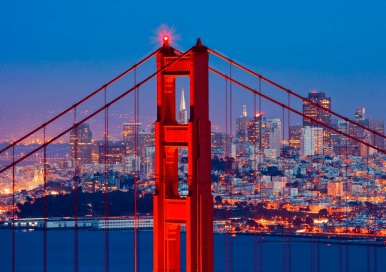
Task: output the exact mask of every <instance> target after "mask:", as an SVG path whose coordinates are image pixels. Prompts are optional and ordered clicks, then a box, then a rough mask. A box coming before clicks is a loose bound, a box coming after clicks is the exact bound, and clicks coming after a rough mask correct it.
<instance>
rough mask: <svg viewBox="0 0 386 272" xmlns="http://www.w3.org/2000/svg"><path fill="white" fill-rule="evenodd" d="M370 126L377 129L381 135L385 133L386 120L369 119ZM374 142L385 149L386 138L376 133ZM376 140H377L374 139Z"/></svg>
mask: <svg viewBox="0 0 386 272" xmlns="http://www.w3.org/2000/svg"><path fill="white" fill-rule="evenodd" d="M369 128H370V129H371V130H375V131H376V132H378V133H379V134H381V135H385V121H384V120H371V119H370V120H369ZM373 138H374V139H373V144H374V145H375V146H376V147H378V148H380V149H383V150H384V149H385V139H384V138H383V137H381V136H378V135H375V137H374V136H373ZM374 140H375V141H374Z"/></svg>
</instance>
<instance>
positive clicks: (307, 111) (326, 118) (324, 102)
mask: <svg viewBox="0 0 386 272" xmlns="http://www.w3.org/2000/svg"><path fill="white" fill-rule="evenodd" d="M308 100H309V101H311V102H313V103H314V104H317V105H320V106H322V107H323V108H326V109H328V110H331V97H326V94H325V93H322V92H319V93H317V92H315V91H314V92H312V93H309V94H308ZM303 114H304V115H306V116H307V117H310V118H313V119H316V120H317V121H319V122H321V123H323V124H326V125H328V126H331V113H329V112H327V111H325V110H323V109H321V108H317V107H315V106H314V105H312V104H310V103H308V102H306V101H303ZM303 126H310V127H320V128H323V144H324V145H327V146H331V132H330V130H328V129H326V128H325V127H323V126H322V125H319V124H316V123H313V122H312V121H311V120H310V119H308V118H306V117H303Z"/></svg>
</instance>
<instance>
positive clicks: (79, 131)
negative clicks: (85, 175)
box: [70, 123, 93, 165]
mask: <svg viewBox="0 0 386 272" xmlns="http://www.w3.org/2000/svg"><path fill="white" fill-rule="evenodd" d="M76 140H77V147H78V148H77V153H76V154H75V141H76ZM92 145H93V143H92V132H91V130H90V126H89V124H87V123H83V124H80V125H79V126H78V127H77V128H75V129H73V130H71V132H70V151H71V154H72V157H73V158H74V159H75V155H76V157H77V162H78V164H80V165H82V164H86V163H91V151H92Z"/></svg>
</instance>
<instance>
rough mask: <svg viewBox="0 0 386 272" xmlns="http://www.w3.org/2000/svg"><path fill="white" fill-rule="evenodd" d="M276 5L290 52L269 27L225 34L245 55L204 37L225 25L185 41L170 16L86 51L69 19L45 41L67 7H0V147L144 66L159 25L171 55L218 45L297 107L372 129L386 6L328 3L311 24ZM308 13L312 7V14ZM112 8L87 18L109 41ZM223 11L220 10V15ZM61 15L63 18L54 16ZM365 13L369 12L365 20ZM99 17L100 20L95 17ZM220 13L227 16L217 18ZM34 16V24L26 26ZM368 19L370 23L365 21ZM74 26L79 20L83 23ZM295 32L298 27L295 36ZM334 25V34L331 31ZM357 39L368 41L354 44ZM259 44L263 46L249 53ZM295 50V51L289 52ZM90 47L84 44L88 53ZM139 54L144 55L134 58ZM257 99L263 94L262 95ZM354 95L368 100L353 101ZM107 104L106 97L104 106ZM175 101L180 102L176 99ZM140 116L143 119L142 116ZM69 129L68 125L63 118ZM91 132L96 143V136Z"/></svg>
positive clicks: (380, 116) (190, 34)
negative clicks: (317, 99)
mask: <svg viewBox="0 0 386 272" xmlns="http://www.w3.org/2000/svg"><path fill="white" fill-rule="evenodd" d="M281 4H282V5H281V9H279V10H278V9H277V7H276V8H275V9H274V10H275V12H278V13H279V14H282V15H285V14H286V13H287V11H288V10H291V12H289V13H288V14H296V15H297V16H295V17H297V18H299V19H297V20H292V19H291V20H286V24H289V25H288V26H287V27H291V29H296V35H295V36H294V37H292V38H293V42H292V43H290V44H283V43H281V42H280V40H277V38H274V39H273V40H272V41H271V40H270V39H272V38H273V37H272V36H271V35H269V33H270V32H278V33H281V34H283V35H284V36H287V35H288V34H287V33H285V31H284V30H281V29H280V27H279V25H276V24H274V25H272V24H268V25H266V26H265V27H264V28H262V29H261V28H260V31H261V34H259V35H256V34H255V33H249V31H250V30H247V29H245V28H243V27H242V25H241V24H240V23H235V24H234V25H232V24H231V25H229V24H226V25H227V26H228V27H229V30H230V31H231V30H233V31H234V32H235V33H237V36H238V42H237V43H238V44H239V45H240V47H241V48H244V49H245V50H237V51H234V50H232V42H225V41H228V33H229V32H228V31H225V29H218V33H216V35H214V36H212V35H211V33H210V34H209V33H208V31H207V30H206V28H205V27H204V26H205V24H209V23H211V22H212V21H216V20H217V21H219V22H224V19H223V18H222V17H219V15H217V14H216V15H215V16H214V17H213V18H212V19H203V21H202V22H197V24H198V25H197V27H196V29H195V30H193V31H191V30H192V29H191V26H190V25H189V24H187V23H183V22H180V18H179V16H178V15H177V14H173V13H171V14H173V15H171V14H169V15H171V16H170V17H169V18H167V19H166V20H165V18H162V19H161V16H160V15H156V16H154V17H152V19H150V20H149V21H148V22H146V24H145V26H144V28H143V29H135V30H133V32H132V33H131V35H124V34H123V35H124V37H123V38H122V39H121V40H119V41H118V40H116V38H114V37H115V36H116V35H115V36H110V35H111V34H110V35H107V36H106V38H103V39H102V43H101V44H100V45H99V46H96V45H95V43H93V42H92V41H94V40H95V38H92V35H95V34H96V32H95V29H94V28H89V30H90V31H84V30H85V28H86V27H90V23H86V22H84V21H82V20H80V22H77V21H76V20H75V19H73V18H67V17H66V20H65V23H63V24H59V23H57V24H56V25H55V26H56V27H57V28H58V32H57V33H55V34H53V33H52V31H51V30H50V28H46V27H45V25H46V22H48V21H55V19H56V18H53V16H54V14H55V15H57V18H58V19H59V18H62V17H63V16H64V15H65V14H64V13H63V12H64V11H65V10H67V9H68V8H70V7H71V6H72V5H73V4H72V3H69V4H68V6H66V7H63V6H62V5H61V4H60V3H55V4H54V3H53V4H52V5H50V6H44V5H40V6H39V5H33V6H29V4H28V3H25V4H24V5H18V4H17V3H16V2H15V3H11V2H7V3H5V2H4V3H2V4H1V5H2V7H3V8H4V10H8V11H9V13H7V14H5V16H4V17H2V18H1V19H0V20H2V22H3V24H5V25H6V24H7V22H14V24H12V27H9V28H7V29H5V30H4V31H5V33H4V35H3V37H4V39H6V40H8V41H9V43H3V44H2V45H0V49H1V50H0V52H1V53H0V54H1V55H0V58H1V59H2V62H1V63H0V65H1V69H2V75H3V81H2V82H3V83H2V86H1V88H0V92H1V100H0V108H1V111H0V121H1V123H0V125H1V131H0V136H3V137H0V138H1V139H3V138H4V136H5V135H6V138H7V139H10V138H12V139H15V138H18V136H20V135H23V134H25V133H27V132H28V131H31V130H32V129H33V128H35V127H37V126H39V125H40V124H42V123H44V122H45V121H46V120H48V119H49V117H52V116H54V115H55V114H57V113H59V112H61V111H62V110H63V109H64V108H66V107H68V106H70V105H72V104H73V103H75V101H77V100H79V99H81V98H83V97H85V96H86V95H87V94H88V93H89V92H91V91H92V90H95V89H96V88H98V87H100V86H102V85H103V84H104V83H105V82H106V81H108V80H110V79H111V78H113V77H114V76H115V75H117V74H119V73H120V72H122V71H124V70H125V69H127V68H128V67H130V66H131V65H132V64H134V63H135V62H136V61H138V60H139V59H141V57H142V56H144V55H146V54H147V53H148V52H150V51H152V50H153V49H154V48H156V47H157V44H149V37H152V36H154V33H153V32H151V31H149V30H148V29H156V28H157V27H158V26H159V25H160V22H166V23H168V24H169V26H172V25H174V26H175V27H176V28H177V33H178V34H182V36H181V40H179V41H176V42H177V48H178V49H180V50H182V51H183V50H184V48H185V49H186V48H187V46H189V45H190V44H191V41H194V40H195V39H196V38H197V37H199V36H200V37H201V38H202V39H203V41H204V42H205V44H207V45H210V46H211V47H214V48H220V46H219V45H220V44H221V51H222V52H223V53H224V54H226V55H229V56H231V57H232V58H233V59H235V60H237V61H239V62H241V63H246V64H247V65H248V66H249V67H251V68H252V69H253V70H254V71H256V72H259V73H261V74H262V75H265V76H267V77H268V78H270V79H272V80H274V81H276V82H279V83H280V84H281V85H283V86H285V87H287V88H289V89H291V90H293V91H295V92H297V93H299V94H300V95H301V96H303V97H305V96H306V94H307V93H309V92H311V91H313V90H315V91H317V92H325V93H327V94H329V95H330V97H332V99H333V100H334V101H336V103H338V104H339V105H341V107H339V108H334V110H338V111H340V113H341V114H343V115H344V116H349V115H351V112H352V111H353V109H354V108H355V107H365V108H366V109H367V110H368V111H367V114H370V115H371V116H372V117H373V118H374V119H377V120H385V119H386V111H383V110H381V109H382V108H384V107H385V105H386V101H385V99H384V97H383V96H382V93H383V92H384V89H385V85H384V74H386V73H385V68H384V65H383V63H384V62H385V58H386V56H385V53H384V51H383V49H382V48H381V47H380V46H379V45H380V44H382V40H383V39H384V35H382V33H384V32H385V28H384V27H385V25H384V23H382V22H380V21H377V18H378V17H377V14H379V12H380V10H382V7H383V6H384V5H385V4H384V3H380V2H373V3H368V4H367V5H362V4H360V2H359V1H351V2H350V3H346V4H343V2H339V3H334V7H335V9H334V11H333V10H330V9H328V8H327V6H320V5H319V6H318V9H319V11H318V12H317V14H318V16H317V17H315V18H313V16H312V15H311V14H304V13H302V11H301V9H300V10H298V9H295V8H294V7H295V6H296V5H289V6H288V4H286V3H285V2H284V1H283V2H281ZM115 5H118V4H115ZM213 5H214V4H211V5H210V6H209V7H208V8H210V7H213ZM271 5H272V4H269V3H264V4H262V6H261V8H262V9H267V10H270V9H269V8H270V7H271ZM309 5H315V6H317V4H309ZM113 6H114V4H113V5H112V6H111V7H106V6H105V5H103V4H97V5H95V6H94V10H92V11H90V13H88V15H87V16H88V18H89V19H90V20H91V21H94V22H95V18H101V17H102V19H101V20H102V21H103V22H104V24H103V27H102V30H101V31H102V33H108V29H114V26H115V24H116V23H117V22H122V20H124V18H126V17H124V14H122V13H118V14H114V17H116V18H114V19H117V20H109V19H108V18H110V17H111V16H112V14H111V12H112V8H113ZM132 6H136V7H138V8H139V9H140V10H141V9H142V7H141V5H140V4H139V3H136V2H133V3H130V4H122V9H121V10H122V11H123V10H125V9H128V8H129V7H132ZM279 6H280V5H279ZM114 7H115V8H116V7H117V6H114ZM284 7H285V8H284ZM347 7H349V8H350V10H351V12H350V13H343V14H344V16H342V13H336V11H339V10H345V9H346V8H347ZM221 8H222V9H225V8H224V7H221ZM61 9H63V11H60V10H61ZM85 9H86V6H85V5H84V4H79V9H77V8H72V9H71V12H73V13H74V14H78V13H79V12H82V11H84V10H85ZM364 10H367V11H368V12H367V13H366V12H363V11H364ZM102 11H103V13H104V16H98V15H99V14H100V13H101V12H102ZM106 11H107V13H106ZM370 11H371V12H370ZM153 12H154V11H153ZM228 12H229V11H226V9H225V14H227V13H228ZM283 13H284V14H283ZM358 13H360V14H362V15H363V14H365V16H367V17H366V18H367V20H362V21H361V22H359V21H357V20H356V18H357V17H356V14H358ZM32 14H35V15H37V16H33V17H32ZM219 14H224V13H219ZM269 14H270V13H269V12H268V13H264V12H263V13H262V15H263V17H264V16H268V17H269ZM366 14H373V16H368V15H366ZM38 15H39V16H38ZM362 15H361V16H362ZM135 16H137V15H136V14H133V18H132V19H129V21H127V25H130V22H134V21H135ZM233 16H234V15H233ZM237 16H239V15H237ZM286 16H288V15H285V16H284V18H286ZM18 17H22V18H25V20H29V22H30V28H31V29H33V33H36V36H33V35H32V34H31V32H29V31H28V30H27V29H28V28H24V27H23V24H22V22H18V21H17V20H16V19H15V18H18ZM74 17H79V18H80V17H81V16H74ZM252 17H253V18H255V17H254V16H252ZM252 17H251V18H252ZM263 17H262V18H260V16H257V17H256V19H249V20H252V21H253V22H255V23H257V24H261V23H262V22H264V18H263ZM284 18H283V19H284ZM291 18H293V16H291ZM300 18H303V20H308V24H306V25H304V24H301V19H300ZM326 18H329V19H330V21H327V22H328V23H324V21H323V19H326ZM131 20H133V21H131ZM174 20H177V21H178V22H179V24H177V23H175V22H174ZM102 21H101V22H102ZM101 22H99V23H98V24H100V23H101ZM235 22H237V20H235ZM79 23H80V25H81V26H82V27H80V28H78V27H77V25H79ZM82 23H83V24H82ZM224 23H225V22H224ZM300 24H301V25H302V27H299V26H300ZM337 24H338V25H339V26H340V28H336V27H335V26H336V25H337ZM120 25H125V24H120ZM262 25H265V24H262ZM353 29H355V32H356V33H355V35H353V33H352V31H353ZM310 30H313V31H310ZM80 31H81V32H80ZM16 33H19V34H16ZM59 33H62V34H59ZM114 33H115V32H114ZM291 33H292V32H291ZM69 35H75V36H76V37H78V38H79V37H80V36H84V37H82V38H80V41H78V43H74V42H72V41H71V40H70V39H64V38H63V37H62V36H64V37H67V36H69ZM323 35H324V36H323ZM96 36H97V35H96ZM129 36H130V38H131V37H136V39H135V42H132V41H131V39H130V38H129ZM363 36H364V37H366V39H359V37H363ZM23 37H24V38H23ZM49 37H52V38H49ZM264 37H267V39H264ZM275 37H278V35H275ZM337 37H338V38H337ZM78 40H79V39H78ZM260 40H262V41H261V42H258V43H257V41H260ZM286 40H288V39H286ZM297 40H298V42H295V41H297ZM90 42H92V45H91V44H90ZM255 44H256V45H257V46H258V47H257V48H258V49H259V52H261V53H262V54H257V55H256V54H254V55H252V56H250V55H247V54H246V53H244V52H246V51H249V50H253V45H255ZM272 44H276V46H272ZM144 45H145V46H144ZM48 47H49V48H48ZM86 48H87V49H86ZM90 48H92V50H90ZM137 48H143V49H142V50H140V51H138V50H137ZM347 48H350V50H347ZM31 50H34V51H31ZM32 52H33V53H34V54H32ZM61 52H62V53H61ZM112 52H114V53H112ZM129 52H133V53H129ZM134 52H135V53H134ZM310 55H312V56H313V57H312V58H311V59H310V58H309V56H310ZM148 67H151V66H147V68H148ZM223 69H225V71H227V68H226V67H223ZM234 73H235V76H237V75H238V73H239V72H238V71H237V70H235V71H234ZM143 75H144V71H143V70H139V71H138V76H139V77H143ZM101 79H102V80H101ZM247 80H248V79H247ZM130 81H131V82H132V78H131V79H130V80H129V82H128V83H130ZM177 84H178V85H179V86H177V88H178V89H179V88H181V87H183V88H185V90H186V91H188V90H189V86H188V84H187V82H186V81H185V80H181V81H180V82H177ZM253 84H255V83H253ZM150 85H151V83H150ZM150 85H145V86H144V87H143V88H141V90H140V97H142V98H144V97H146V98H147V99H149V101H148V102H149V103H148V105H154V106H150V107H147V106H146V105H141V106H140V107H141V112H140V116H141V117H147V116H153V117H154V119H155V115H156V114H155V97H154V96H155V93H154V90H155V86H154V87H152V86H150ZM123 86H124V85H119V86H117V88H115V87H114V88H112V89H109V90H113V92H114V94H117V93H118V92H117V90H122V89H121V87H123ZM125 86H126V85H125ZM124 89H125V88H124ZM221 89H223V87H222V82H220V81H218V80H215V82H214V83H211V86H210V90H211V92H212V93H213V96H212V97H213V98H211V99H215V100H217V97H218V96H217V95H218V94H219V92H220V91H221ZM235 89H236V87H235ZM264 91H270V90H269V89H266V88H263V92H264ZM273 94H275V93H273ZM361 94H366V95H365V97H361V98H359V97H360V95H361ZM12 95H17V96H18V98H19V99H13V98H12ZM114 96H115V95H113V94H112V97H114ZM178 96H179V94H178V95H177V98H179V97H178ZM377 98H379V99H377ZM49 99H51V100H52V101H51V102H50V103H49V102H48V101H49ZM187 102H188V101H187ZM343 102H345V103H343ZM346 102H347V103H346ZM234 103H235V105H234V108H239V107H240V106H241V105H242V103H243V102H239V101H237V100H236V101H234ZM21 105H23V106H21ZM187 105H188V103H187ZM247 106H248V108H252V107H253V105H252V104H249V105H247ZM263 106H264V109H263V110H264V113H265V114H266V116H272V117H275V116H274V111H277V110H275V109H273V111H272V112H270V111H271V110H270V107H268V106H265V105H264V102H263ZM211 107H214V108H213V109H211V112H212V113H211V119H212V121H213V123H218V124H216V125H220V126H222V124H220V123H221V118H219V117H218V116H217V114H216V112H217V111H218V108H217V107H215V106H214V105H213V106H211ZM378 109H379V110H378ZM113 111H115V112H116V113H117V115H118V116H125V118H126V117H127V118H126V119H131V118H132V117H131V116H130V114H131V113H132V110H130V108H128V107H123V106H122V107H119V108H117V109H114V110H113ZM143 111H146V112H149V113H150V114H144V112H143ZM82 112H83V110H80V111H79V112H78V114H80V115H79V116H82V115H81V113H82ZM235 114H236V112H235ZM237 115H238V114H236V116H237ZM68 119H71V117H69V118H68ZM96 122H99V121H96ZM141 122H143V120H141ZM299 122H300V121H299ZM143 123H144V122H143ZM149 123H150V122H149ZM294 123H295V124H296V123H297V122H294ZM63 125H64V123H63V122H60V123H59V124H58V126H63ZM17 127H19V129H17ZM94 131H96V133H97V130H96V129H94Z"/></svg>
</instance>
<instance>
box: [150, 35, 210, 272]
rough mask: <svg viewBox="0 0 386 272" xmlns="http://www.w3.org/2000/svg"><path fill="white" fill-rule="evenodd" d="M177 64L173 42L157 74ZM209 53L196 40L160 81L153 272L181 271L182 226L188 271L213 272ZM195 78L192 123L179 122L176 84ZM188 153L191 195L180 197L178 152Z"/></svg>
mask: <svg viewBox="0 0 386 272" xmlns="http://www.w3.org/2000/svg"><path fill="white" fill-rule="evenodd" d="M177 58H178V55H177V54H176V53H175V50H174V49H173V48H172V47H170V46H169V45H168V37H167V36H165V38H164V45H163V47H162V48H161V49H160V51H159V52H158V53H157V70H160V69H162V68H163V67H165V66H166V65H167V64H169V63H171V62H172V61H174V60H175V59H177ZM208 62H209V53H208V49H207V47H205V46H203V45H202V44H201V41H200V39H198V40H197V44H196V46H194V47H193V49H192V50H191V51H190V53H189V54H188V55H186V56H185V57H183V58H181V59H180V60H179V61H178V62H176V63H174V64H173V65H171V66H169V67H168V68H167V69H165V70H164V71H163V72H162V73H160V74H158V76H157V122H156V123H155V135H156V136H155V152H156V153H155V154H156V159H155V166H156V170H155V175H156V185H155V187H156V193H155V195H154V271H155V272H160V271H163V272H164V271H168V272H169V271H173V272H174V271H175V272H177V271H178V272H179V271H180V270H181V269H180V259H181V256H180V225H182V224H186V255H187V256H186V268H187V269H186V271H188V272H212V271H213V198H212V194H211V175H210V169H211V160H210V159H211V158H210V156H211V154H210V152H211V151H210V145H211V138H210V129H211V124H210V121H209V85H208V83H209V77H208ZM178 76H188V77H190V120H189V122H188V125H178V124H177V121H176V90H175V80H176V77H178ZM179 147H187V148H188V150H189V156H188V163H189V178H188V186H189V193H188V195H187V196H186V198H185V197H181V196H180V195H179V194H178V169H177V166H178V148H179Z"/></svg>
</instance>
